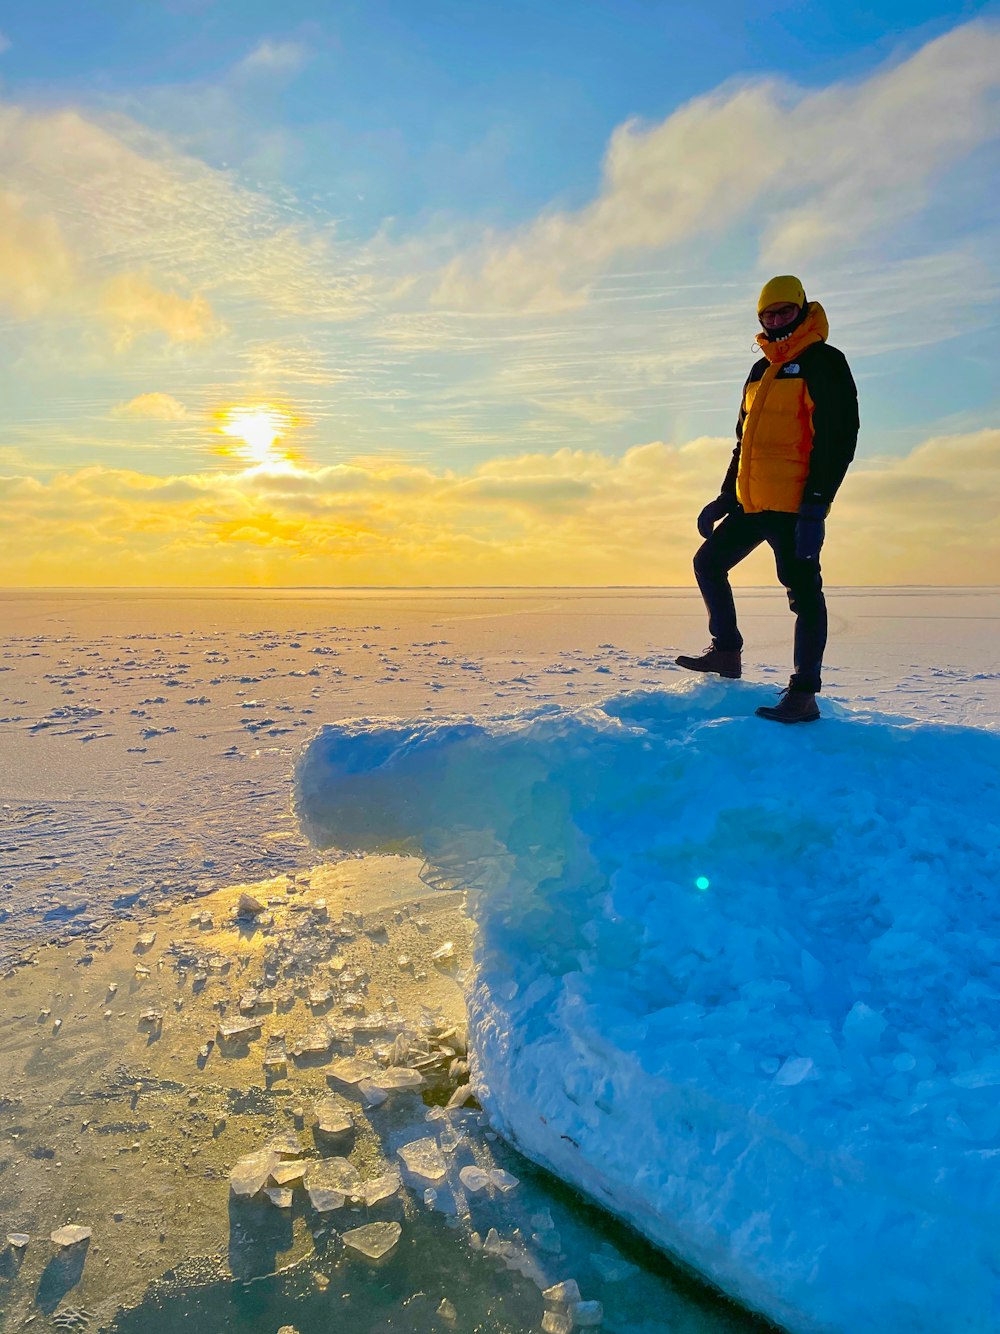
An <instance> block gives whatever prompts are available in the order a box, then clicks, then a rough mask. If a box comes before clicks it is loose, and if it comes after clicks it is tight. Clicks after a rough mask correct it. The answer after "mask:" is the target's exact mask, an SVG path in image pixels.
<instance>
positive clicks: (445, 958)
mask: <svg viewBox="0 0 1000 1334" xmlns="http://www.w3.org/2000/svg"><path fill="white" fill-rule="evenodd" d="M454 957H455V945H454V942H453V941H450V940H446V941H445V942H444V944H443V945H439V946H438V947H437V949H436V950H435V951H434V953H433V954H432V955H431V958H432V959H433V960H434V962H435V963H448V962H449V960H451V959H454Z"/></svg>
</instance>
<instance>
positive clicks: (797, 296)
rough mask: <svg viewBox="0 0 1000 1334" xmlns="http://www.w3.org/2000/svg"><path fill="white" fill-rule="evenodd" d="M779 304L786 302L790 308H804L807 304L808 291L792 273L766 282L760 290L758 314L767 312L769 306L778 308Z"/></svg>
mask: <svg viewBox="0 0 1000 1334" xmlns="http://www.w3.org/2000/svg"><path fill="white" fill-rule="evenodd" d="M779 302H785V303H787V304H788V305H790V306H804V305H805V304H806V289H805V288H804V287H803V286H802V283H801V282H800V280H799V279H798V278H794V277H793V276H792V275H791V274H790V273H783V274H781V275H780V276H779V277H777V278H772V279H771V280H770V282H766V283H765V284H764V286H763V287H762V288H761V289H760V296H759V297H758V298H757V314H758V315H759V314H760V312H761V311H762V310H767V308H768V306H776V305H778V303H779Z"/></svg>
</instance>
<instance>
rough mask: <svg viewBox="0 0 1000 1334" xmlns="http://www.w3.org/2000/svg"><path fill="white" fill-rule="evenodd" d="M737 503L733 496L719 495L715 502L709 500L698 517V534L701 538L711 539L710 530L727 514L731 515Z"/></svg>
mask: <svg viewBox="0 0 1000 1334" xmlns="http://www.w3.org/2000/svg"><path fill="white" fill-rule="evenodd" d="M737 505H738V501H737V499H736V497H735V496H729V495H721V496H719V497H718V499H716V500H711V501H709V503H708V504H707V505H706V506H705V508H704V509H703V510H702V512H701V513H700V514H699V515H698V532H699V533H701V535H702V537H711V536H712V529H713V528H714V527H715V525H716V524H717V523H718V522H719V520H720V519H724V518H725V517H726V515H727V514H732V512H733V510H735V509H736V507H737Z"/></svg>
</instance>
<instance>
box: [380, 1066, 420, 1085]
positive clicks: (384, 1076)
mask: <svg viewBox="0 0 1000 1334" xmlns="http://www.w3.org/2000/svg"><path fill="white" fill-rule="evenodd" d="M371 1082H372V1083H373V1084H374V1085H375V1086H376V1088H380V1089H418V1088H420V1087H421V1086H422V1084H423V1082H424V1080H423V1076H422V1075H421V1074H420V1072H419V1071H417V1070H410V1069H408V1068H407V1067H406V1066H400V1065H390V1066H389V1068H388V1069H387V1070H381V1071H380V1072H379V1073H378V1074H377V1075H373V1076H372V1079H371Z"/></svg>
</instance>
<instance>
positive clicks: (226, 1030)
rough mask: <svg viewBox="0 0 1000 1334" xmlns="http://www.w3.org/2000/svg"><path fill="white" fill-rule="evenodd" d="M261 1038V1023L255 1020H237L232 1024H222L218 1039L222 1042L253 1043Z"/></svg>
mask: <svg viewBox="0 0 1000 1334" xmlns="http://www.w3.org/2000/svg"><path fill="white" fill-rule="evenodd" d="M259 1037H260V1021H259V1020H253V1019H235V1020H233V1022H232V1023H228V1024H220V1025H219V1031H218V1038H219V1041H220V1042H233V1043H237V1042H251V1041H252V1040H253V1039H254V1038H259Z"/></svg>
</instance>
